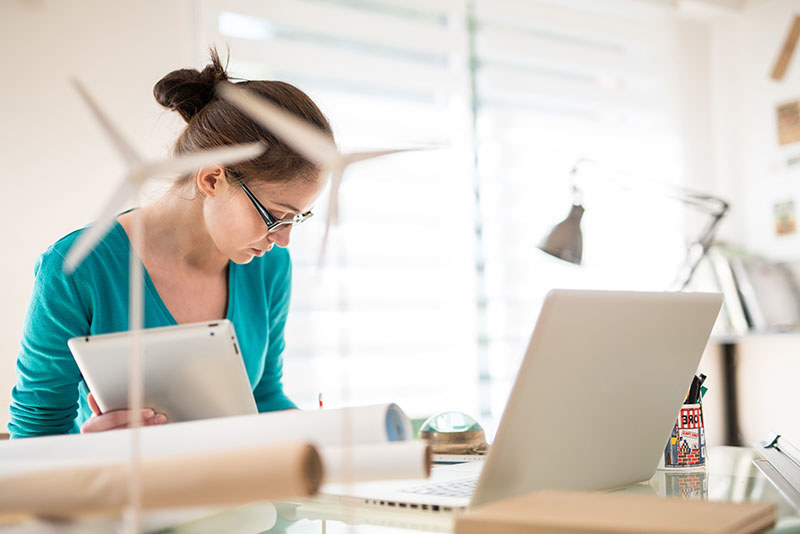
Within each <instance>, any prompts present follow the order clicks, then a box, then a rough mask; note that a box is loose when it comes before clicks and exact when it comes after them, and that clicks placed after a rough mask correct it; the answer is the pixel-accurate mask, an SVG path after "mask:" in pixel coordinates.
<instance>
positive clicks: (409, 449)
mask: <svg viewBox="0 0 800 534" xmlns="http://www.w3.org/2000/svg"><path fill="white" fill-rule="evenodd" d="M320 454H321V455H322V463H323V465H325V480H324V482H325V483H331V482H356V481H358V482H366V481H371V480H399V479H404V478H428V476H430V474H431V464H432V463H433V454H432V452H431V448H430V446H429V445H427V444H426V443H423V442H420V441H401V442H397V443H379V444H371V445H356V446H355V447H353V448H343V447H325V448H323V449H321V450H320Z"/></svg>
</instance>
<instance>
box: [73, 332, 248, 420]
mask: <svg viewBox="0 0 800 534" xmlns="http://www.w3.org/2000/svg"><path fill="white" fill-rule="evenodd" d="M140 335H141V344H142V375H143V376H144V406H145V407H146V408H152V409H153V410H155V411H156V412H157V413H163V414H165V415H166V416H167V419H168V421H169V422H171V423H175V422H180V421H193V420H196V419H208V418H212V417H226V416H230V415H246V414H254V413H257V412H258V409H257V408H256V403H255V400H254V399H253V392H252V390H251V389H250V382H249V380H248V378H247V371H246V370H245V367H244V361H243V360H242V356H241V353H240V352H239V344H238V342H237V341H236V332H235V331H234V329H233V324H232V323H231V322H230V321H228V320H222V321H214V322H208V323H193V324H185V325H177V326H165V327H160V328H148V329H145V330H143V331H142V332H141V334H140ZM131 342H132V338H131V333H130V332H119V333H114V334H102V335H97V336H84V337H75V338H72V339H70V340H69V341H68V342H67V344H68V346H69V349H70V350H71V351H72V355H73V356H74V357H75V361H76V362H77V363H78V367H79V368H80V370H81V373H82V374H83V378H84V380H86V384H87V385H88V386H89V391H91V392H92V395H94V398H95V400H96V401H97V405H98V406H99V407H100V410H101V411H102V412H103V413H106V412H110V411H113V410H124V409H126V408H127V406H128V361H129V358H130V352H131Z"/></svg>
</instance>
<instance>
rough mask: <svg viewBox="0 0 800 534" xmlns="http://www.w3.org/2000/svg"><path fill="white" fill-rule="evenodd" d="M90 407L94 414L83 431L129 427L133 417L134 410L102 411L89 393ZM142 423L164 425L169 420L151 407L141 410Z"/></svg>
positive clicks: (145, 424)
mask: <svg viewBox="0 0 800 534" xmlns="http://www.w3.org/2000/svg"><path fill="white" fill-rule="evenodd" d="M88 401H89V408H91V409H92V416H91V417H90V418H89V419H87V420H86V422H85V423H83V426H81V433H82V434H85V433H87V432H104V431H106V430H117V429H118V428H128V427H129V426H130V421H131V419H133V411H132V410H115V411H113V412H108V413H100V407H99V406H97V402H96V401H95V400H94V396H93V395H92V394H91V393H89V396H88ZM141 417H142V425H143V426H150V425H163V424H164V423H166V422H167V416H166V415H164V414H163V413H155V412H154V411H153V410H151V409H150V408H145V409H144V410H142V411H141Z"/></svg>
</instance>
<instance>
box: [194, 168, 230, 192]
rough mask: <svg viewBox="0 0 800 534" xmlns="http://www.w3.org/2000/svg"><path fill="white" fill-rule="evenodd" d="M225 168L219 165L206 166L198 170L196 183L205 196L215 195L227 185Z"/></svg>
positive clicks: (195, 178)
mask: <svg viewBox="0 0 800 534" xmlns="http://www.w3.org/2000/svg"><path fill="white" fill-rule="evenodd" d="M225 180H226V177H225V169H224V168H223V167H221V166H219V165H214V166H213V167H204V168H202V169H200V170H199V171H197V173H196V174H195V176H194V183H195V186H197V190H198V191H200V193H201V194H202V195H203V196H206V197H214V196H216V195H218V194H219V192H220V190H221V189H222V188H223V187H224V186H225V185H226V182H225Z"/></svg>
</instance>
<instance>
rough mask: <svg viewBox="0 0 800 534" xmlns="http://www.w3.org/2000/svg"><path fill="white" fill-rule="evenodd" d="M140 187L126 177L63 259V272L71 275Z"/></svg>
mask: <svg viewBox="0 0 800 534" xmlns="http://www.w3.org/2000/svg"><path fill="white" fill-rule="evenodd" d="M139 187H141V182H138V181H136V180H134V179H132V177H131V176H126V177H125V178H124V179H123V180H122V183H121V184H119V186H117V189H116V190H115V191H114V193H113V194H112V195H111V198H109V200H108V202H106V205H105V207H103V209H102V211H101V212H100V215H99V217H97V219H96V222H95V223H94V224H93V225H92V226H90V227H88V228H87V229H85V230H84V231H83V232H81V235H80V236H79V237H78V239H77V240H76V241H75V242H74V243H73V244H72V246H71V247H70V248H69V250H68V251H67V254H66V256H65V257H64V266H63V269H64V272H65V273H67V274H71V273H72V272H73V271H74V270H75V269H77V268H78V266H79V265H80V264H81V262H82V261H83V260H84V259H85V258H86V256H88V255H89V253H90V252H91V251H92V250H93V249H94V247H95V246H97V243H99V242H100V240H101V239H103V237H105V235H106V234H107V233H108V231H109V230H110V229H111V227H112V226H113V224H114V221H115V219H116V216H117V213H119V209H120V208H121V207H122V205H123V204H124V203H125V201H126V200H128V199H129V198H130V197H131V196H133V195H134V194H135V193H136V191H138V189H139Z"/></svg>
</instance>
